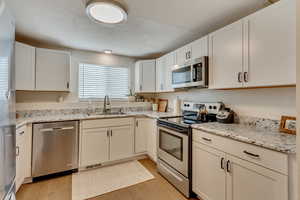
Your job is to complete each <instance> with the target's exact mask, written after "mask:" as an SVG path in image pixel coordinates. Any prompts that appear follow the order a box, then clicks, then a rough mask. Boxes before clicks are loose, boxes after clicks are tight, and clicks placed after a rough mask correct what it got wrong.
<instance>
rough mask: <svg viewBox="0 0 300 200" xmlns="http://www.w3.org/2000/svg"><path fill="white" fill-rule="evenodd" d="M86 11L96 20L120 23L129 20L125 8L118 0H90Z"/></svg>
mask: <svg viewBox="0 0 300 200" xmlns="http://www.w3.org/2000/svg"><path fill="white" fill-rule="evenodd" d="M86 13H87V15H88V16H89V17H90V18H91V19H92V20H94V21H96V22H100V23H105V24H119V23H122V22H125V21H126V20H127V12H126V10H125V8H124V7H123V6H122V5H121V4H120V3H119V2H116V1H108V0H90V1H88V2H87V4H86Z"/></svg>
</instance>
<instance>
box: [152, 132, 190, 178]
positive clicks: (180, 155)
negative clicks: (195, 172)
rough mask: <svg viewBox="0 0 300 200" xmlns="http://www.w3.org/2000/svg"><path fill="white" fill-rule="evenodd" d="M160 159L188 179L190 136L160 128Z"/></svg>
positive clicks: (158, 138)
mask: <svg viewBox="0 0 300 200" xmlns="http://www.w3.org/2000/svg"><path fill="white" fill-rule="evenodd" d="M157 140H158V157H159V159H161V160H163V161H164V162H166V163H167V164H168V165H170V166H171V167H173V168H174V169H175V170H177V171H178V172H180V173H181V174H183V175H184V176H185V177H188V155H189V154H188V153H189V152H188V135H186V134H184V133H179V132H176V131H173V130H170V129H167V128H163V127H159V128H158V137H157Z"/></svg>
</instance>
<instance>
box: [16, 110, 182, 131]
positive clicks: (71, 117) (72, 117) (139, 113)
mask: <svg viewBox="0 0 300 200" xmlns="http://www.w3.org/2000/svg"><path fill="white" fill-rule="evenodd" d="M139 116H140V117H149V118H153V119H159V118H162V117H175V116H177V115H175V114H174V113H171V112H166V113H163V112H153V111H137V112H126V113H125V114H116V115H103V114H91V115H88V114H62V115H45V116H37V117H28V118H19V119H17V121H16V128H20V127H22V126H24V125H26V124H30V123H42V122H54V121H69V120H86V119H110V118H124V117H139Z"/></svg>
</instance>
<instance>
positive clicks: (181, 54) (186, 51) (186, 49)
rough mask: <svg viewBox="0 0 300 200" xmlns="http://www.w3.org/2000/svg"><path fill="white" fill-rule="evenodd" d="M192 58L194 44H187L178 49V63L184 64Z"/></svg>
mask: <svg viewBox="0 0 300 200" xmlns="http://www.w3.org/2000/svg"><path fill="white" fill-rule="evenodd" d="M191 59H192V46H191V45H190V44H188V45H185V46H183V47H181V48H179V49H177V50H176V65H179V66H180V65H183V64H184V63H186V62H188V61H190V60H191Z"/></svg>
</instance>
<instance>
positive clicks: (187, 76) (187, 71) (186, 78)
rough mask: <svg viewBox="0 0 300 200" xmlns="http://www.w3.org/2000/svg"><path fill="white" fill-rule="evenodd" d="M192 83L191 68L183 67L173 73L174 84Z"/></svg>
mask: <svg viewBox="0 0 300 200" xmlns="http://www.w3.org/2000/svg"><path fill="white" fill-rule="evenodd" d="M190 82H191V66H188V67H183V68H180V69H177V70H174V71H173V72H172V83H173V84H183V83H190Z"/></svg>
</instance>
